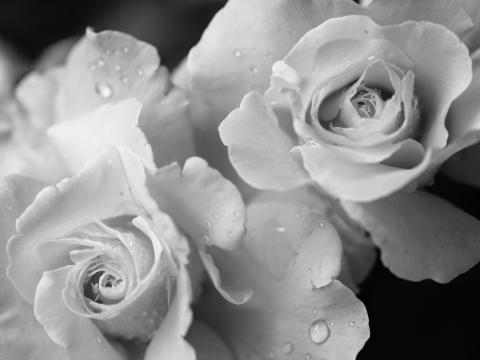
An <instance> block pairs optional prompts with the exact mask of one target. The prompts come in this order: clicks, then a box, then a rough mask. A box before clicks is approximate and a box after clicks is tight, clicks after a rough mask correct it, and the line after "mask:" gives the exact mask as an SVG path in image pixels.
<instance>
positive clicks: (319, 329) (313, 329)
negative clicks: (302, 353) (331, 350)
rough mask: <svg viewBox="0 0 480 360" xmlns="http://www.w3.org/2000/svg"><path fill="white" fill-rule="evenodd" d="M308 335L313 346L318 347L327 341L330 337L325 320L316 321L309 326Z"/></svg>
mask: <svg viewBox="0 0 480 360" xmlns="http://www.w3.org/2000/svg"><path fill="white" fill-rule="evenodd" d="M308 335H309V336H310V340H312V342H313V343H314V344H317V345H320V344H323V343H324V342H325V341H327V339H328V337H329V336H330V329H329V328H328V325H327V323H326V322H325V320H322V319H318V320H316V321H314V322H313V323H312V324H311V325H310V328H309V329H308Z"/></svg>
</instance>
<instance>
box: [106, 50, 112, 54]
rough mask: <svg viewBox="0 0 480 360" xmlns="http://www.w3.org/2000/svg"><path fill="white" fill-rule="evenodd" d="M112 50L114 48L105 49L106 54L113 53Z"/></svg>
mask: <svg viewBox="0 0 480 360" xmlns="http://www.w3.org/2000/svg"><path fill="white" fill-rule="evenodd" d="M112 52H113V51H112V49H107V50H105V54H107V55H112Z"/></svg>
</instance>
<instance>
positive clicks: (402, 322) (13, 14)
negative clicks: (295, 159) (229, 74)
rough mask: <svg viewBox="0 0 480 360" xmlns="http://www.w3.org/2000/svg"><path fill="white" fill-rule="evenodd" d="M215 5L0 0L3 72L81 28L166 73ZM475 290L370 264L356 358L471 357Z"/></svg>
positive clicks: (459, 200)
mask: <svg viewBox="0 0 480 360" xmlns="http://www.w3.org/2000/svg"><path fill="white" fill-rule="evenodd" d="M258 1H262V0H258ZM292 1H294V0H292ZM318 1H319V0H318ZM223 3H224V1H222V0H136V1H127V0H102V1H99V0H83V1H66V0H48V1H38V0H36V1H35V0H15V1H6V0H3V1H2V4H1V7H0V52H5V53H9V54H10V55H9V56H13V57H14V58H15V59H16V63H17V64H18V65H19V67H18V69H17V70H15V71H17V72H18V73H14V72H13V70H12V72H10V73H9V72H8V71H7V72H6V74H7V75H6V76H9V74H11V76H16V77H17V76H19V75H21V72H22V71H24V72H25V71H27V70H28V65H27V64H31V63H32V62H34V61H36V59H38V58H39V56H40V55H42V54H44V53H45V51H61V50H58V49H57V50H51V49H50V50H47V49H48V48H49V46H51V45H52V44H54V43H56V42H58V41H60V40H64V39H75V38H78V37H80V36H81V35H82V34H83V33H84V31H85V29H86V27H87V26H90V27H92V28H93V29H94V30H96V31H99V30H104V29H114V30H120V31H124V32H127V33H129V34H132V35H134V36H136V37H137V38H139V39H141V40H144V41H147V42H149V43H151V44H153V45H155V46H156V47H157V49H158V51H159V53H160V55H161V58H162V63H163V64H164V65H166V66H167V67H168V68H169V69H173V68H174V67H175V66H176V65H177V64H178V63H179V62H180V61H181V60H182V59H183V58H184V57H185V56H186V55H187V54H188V51H189V49H190V48H191V47H192V46H193V45H195V43H196V42H197V41H198V40H199V38H200V36H201V34H202V31H203V29H204V28H205V27H206V26H207V24H208V22H209V20H210V19H211V17H212V16H213V15H214V14H215V12H216V11H218V10H219V9H220V8H221V6H222V5H223ZM66 41H67V43H68V42H71V41H73V40H66ZM12 49H13V51H12ZM0 55H1V54H0ZM0 66H2V63H1V56H0ZM0 72H1V71H0ZM0 82H1V79H0ZM0 90H1V89H0ZM429 191H432V192H434V193H436V194H438V195H440V196H442V197H444V198H446V199H448V200H449V201H451V202H453V203H454V204H456V205H457V206H460V207H461V208H463V209H464V210H465V211H467V212H469V213H470V214H472V215H474V216H476V217H477V218H480V192H479V191H477V190H476V189H473V188H469V187H466V186H460V185H458V184H455V183H453V182H451V181H450V180H448V179H446V178H444V177H442V176H439V177H438V178H437V179H436V183H435V185H434V186H432V187H431V188H430V189H429ZM479 286H480V266H477V267H475V268H474V269H472V270H471V271H469V272H468V273H467V274H464V275H461V276H460V277H458V278H457V279H455V280H454V281H452V282H451V283H449V284H447V285H439V284H436V283H434V282H432V281H423V282H420V283H411V282H407V281H403V280H400V279H398V278H396V277H395V276H393V275H392V274H391V273H390V272H389V271H388V270H387V269H385V268H384V267H383V266H382V265H381V263H380V262H379V261H378V262H377V265H376V267H375V268H374V270H373V273H372V274H371V276H370V277H369V279H368V280H367V281H366V283H365V284H364V285H363V288H362V292H361V293H360V294H359V297H360V298H361V300H363V301H364V303H365V305H366V306H367V309H368V313H369V316H370V327H371V332H372V335H371V339H370V340H369V341H368V343H367V344H366V346H365V348H364V349H363V350H362V352H361V353H360V355H359V357H358V359H360V360H377V359H379V360H380V359H381V360H396V359H399V360H400V359H401V360H405V359H410V360H411V359H424V360H429V359H435V360H443V359H445V360H447V359H448V360H453V359H455V360H456V359H461V360H479V359H480V295H479V294H480V291H478V289H477V288H478V287H479ZM333 360H334V359H333Z"/></svg>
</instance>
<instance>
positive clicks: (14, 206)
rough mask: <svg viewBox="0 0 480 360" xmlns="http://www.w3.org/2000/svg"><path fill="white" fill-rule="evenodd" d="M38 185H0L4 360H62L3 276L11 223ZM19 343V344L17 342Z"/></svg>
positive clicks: (18, 181)
mask: <svg viewBox="0 0 480 360" xmlns="http://www.w3.org/2000/svg"><path fill="white" fill-rule="evenodd" d="M41 187H42V185H41V184H40V183H38V182H36V181H33V180H31V179H27V178H22V177H18V176H14V177H9V178H7V179H4V180H2V183H1V184H0V204H1V206H0V229H2V231H1V234H0V288H1V289H2V290H1V292H0V333H1V334H2V336H0V349H2V350H1V353H2V356H4V357H5V359H11V360H22V359H32V360H42V359H52V360H64V359H65V357H66V354H65V350H64V349H63V348H61V347H60V346H58V345H57V344H55V343H54V342H53V341H52V340H51V339H49V337H48V335H47V334H46V333H45V331H44V329H43V327H42V326H41V325H40V324H39V323H38V322H37V320H36V319H35V317H34V316H33V308H32V306H31V305H29V304H27V303H26V302H25V300H24V299H23V298H22V297H21V296H20V294H18V292H17V290H16V289H15V288H14V287H13V285H12V283H11V282H10V281H9V280H8V278H7V277H6V275H5V271H6V268H7V264H8V258H7V254H6V251H5V250H6V244H7V240H8V238H9V237H10V236H11V235H12V234H13V233H14V232H15V219H16V218H17V217H18V216H19V215H20V214H21V213H22V212H23V210H24V209H25V207H26V206H27V205H28V204H29V203H30V202H31V201H32V200H33V198H34V196H35V194H36V192H37V191H38V190H39V189H40V188H41ZM19 340H20V341H19Z"/></svg>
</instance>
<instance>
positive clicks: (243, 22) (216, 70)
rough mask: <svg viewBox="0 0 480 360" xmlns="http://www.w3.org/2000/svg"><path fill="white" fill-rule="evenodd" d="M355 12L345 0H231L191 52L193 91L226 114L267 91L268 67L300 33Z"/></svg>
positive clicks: (353, 5) (356, 7) (292, 43)
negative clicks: (254, 92)
mask: <svg viewBox="0 0 480 360" xmlns="http://www.w3.org/2000/svg"><path fill="white" fill-rule="evenodd" d="M358 9H359V7H358V6H357V5H356V4H354V3H353V2H351V1H344V0H335V1H333V0H328V1H313V2H312V1H308V0H302V1H297V2H295V3H292V2H291V1H288V0H282V1H276V0H265V1H262V2H261V3H259V2H258V1H255V0H234V1H229V2H228V3H227V5H226V6H225V7H224V8H223V9H222V10H221V11H219V12H218V13H217V15H216V16H215V17H214V19H213V20H212V22H211V23H210V25H209V26H208V28H207V30H206V31H205V32H204V34H203V36H202V39H201V40H200V42H199V43H198V45H197V46H196V47H194V48H193V49H192V50H191V52H190V55H189V59H188V67H189V70H190V72H191V74H192V86H193V89H194V90H195V91H196V92H197V93H198V94H200V95H201V96H203V97H204V98H205V99H206V100H207V101H208V102H209V103H210V105H211V106H213V107H215V108H217V110H218V111H219V112H220V113H222V114H225V115H226V114H227V113H228V111H230V110H232V109H234V108H235V107H237V106H238V105H239V104H240V100H241V99H242V97H243V96H244V94H246V93H247V92H249V91H251V90H257V91H259V92H263V91H265V90H266V88H267V86H268V83H269V77H270V74H271V68H272V64H273V63H274V62H275V61H276V60H280V59H281V58H283V57H284V56H285V55H286V54H287V52H288V51H289V50H290V48H291V47H292V45H294V44H295V43H296V42H297V41H298V39H300V37H301V36H302V35H303V34H305V33H306V32H307V31H308V30H310V29H311V28H313V27H315V26H317V25H319V24H321V23H322V22H324V21H325V20H328V19H329V18H331V17H334V16H342V15H347V14H351V13H356V12H357V11H358ZM211 64H215V66H211ZM218 120H220V118H219V119H218Z"/></svg>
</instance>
